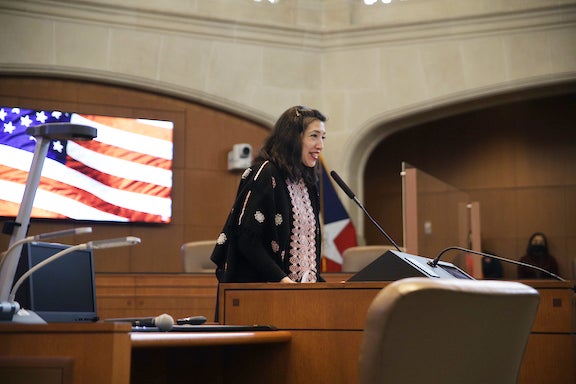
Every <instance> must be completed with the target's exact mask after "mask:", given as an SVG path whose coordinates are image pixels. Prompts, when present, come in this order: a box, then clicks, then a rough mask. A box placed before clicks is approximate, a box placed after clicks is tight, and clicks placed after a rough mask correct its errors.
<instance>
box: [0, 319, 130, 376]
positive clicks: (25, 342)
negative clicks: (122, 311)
mask: <svg viewBox="0 0 576 384" xmlns="http://www.w3.org/2000/svg"><path fill="white" fill-rule="evenodd" d="M130 330H131V327H130V325H129V324H121V323H51V324H38V325H30V324H11V323H0V361H3V364H2V365H3V367H6V368H9V367H18V371H17V372H12V373H10V374H12V375H13V376H12V379H14V380H20V379H22V380H27V382H30V381H29V380H30V379H31V378H33V377H34V378H35V379H36V381H34V382H42V383H47V382H52V381H49V380H52V379H55V380H56V379H58V377H60V376H61V377H62V379H63V380H64V379H65V377H64V376H66V375H67V373H66V371H67V367H66V366H65V365H66V364H67V363H66V362H69V363H70V364H71V367H72V375H73V383H75V384H102V383H110V384H128V383H129V380H130V351H131V345H130V334H129V331H130ZM59 362H60V363H59ZM47 365H49V366H51V367H52V368H53V369H52V371H54V369H58V368H59V367H60V369H58V370H59V372H62V374H59V373H58V372H54V373H49V372H46V366H47ZM5 374H6V375H7V374H9V373H8V372H5ZM0 379H1V377H0ZM0 382H3V380H0ZM12 382H22V383H25V382H26V381H12ZM59 382H60V383H62V382H64V381H59Z"/></svg>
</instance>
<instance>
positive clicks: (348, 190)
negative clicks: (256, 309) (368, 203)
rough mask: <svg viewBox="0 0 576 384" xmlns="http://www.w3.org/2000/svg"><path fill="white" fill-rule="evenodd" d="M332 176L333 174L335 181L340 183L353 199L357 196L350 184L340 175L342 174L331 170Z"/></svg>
mask: <svg viewBox="0 0 576 384" xmlns="http://www.w3.org/2000/svg"><path fill="white" fill-rule="evenodd" d="M330 176H332V179H334V181H335V182H336V184H338V186H339V187H340V188H341V189H342V190H343V191H344V193H345V194H346V195H347V196H348V197H349V198H351V199H352V200H354V197H356V195H354V192H352V190H351V189H350V187H348V185H346V183H345V182H344V180H342V178H341V177H340V175H338V174H337V173H336V172H335V171H332V172H330Z"/></svg>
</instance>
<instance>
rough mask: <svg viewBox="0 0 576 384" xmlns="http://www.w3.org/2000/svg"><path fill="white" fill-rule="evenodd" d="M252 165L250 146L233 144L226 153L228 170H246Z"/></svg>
mask: <svg viewBox="0 0 576 384" xmlns="http://www.w3.org/2000/svg"><path fill="white" fill-rule="evenodd" d="M251 164H252V146H251V145H250V144H244V143H242V144H234V146H233V147H232V150H231V151H230V152H228V170H229V171H233V170H239V169H242V170H243V169H246V168H248V167H249V166H250V165H251Z"/></svg>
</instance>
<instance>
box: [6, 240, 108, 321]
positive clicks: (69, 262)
mask: <svg viewBox="0 0 576 384" xmlns="http://www.w3.org/2000/svg"><path fill="white" fill-rule="evenodd" d="M69 247H70V245H66V244H56V243H45V242H32V243H27V244H24V246H23V247H22V256H21V258H20V261H19V264H18V269H17V271H16V278H15V279H14V281H17V280H18V279H19V278H20V276H22V274H24V273H25V272H26V271H27V270H29V269H30V268H31V267H33V266H35V265H36V264H38V263H40V262H42V261H44V260H46V259H47V258H49V257H50V256H52V255H55V254H56V253H58V252H60V251H62V250H65V249H67V248H69ZM16 301H17V302H18V303H19V304H20V306H21V307H22V308H24V309H30V310H32V311H34V312H35V313H36V314H37V315H38V316H40V317H41V318H43V319H44V320H45V321H46V322H48V323H50V322H89V321H96V320H98V316H97V311H96V289H95V281H94V258H93V251H92V250H87V249H86V250H76V251H73V252H71V253H68V254H66V255H64V256H62V257H60V258H58V259H56V260H54V261H53V262H51V263H49V264H47V265H45V266H44V267H42V268H40V269H39V270H37V271H36V272H34V273H32V275H30V276H29V277H28V279H27V280H26V281H24V283H23V284H22V285H21V286H20V288H19V289H18V291H17V292H16Z"/></svg>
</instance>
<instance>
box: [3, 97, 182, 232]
mask: <svg viewBox="0 0 576 384" xmlns="http://www.w3.org/2000/svg"><path fill="white" fill-rule="evenodd" d="M63 122H64V123H65V122H69V123H72V124H80V125H86V126H91V127H94V128H96V129H97V137H96V138H95V139H94V140H90V141H71V140H53V141H51V142H50V145H49V148H48V154H47V156H46V159H45V160H44V165H43V167H42V177H41V180H40V185H39V187H38V189H37V192H36V197H35V199H34V207H33V209H32V214H31V218H38V219H67V220H75V221H76V220H77V221H91V222H123V223H169V222H170V221H171V218H172V159H173V128H174V124H173V123H172V122H170V121H161V120H149V119H133V118H124V117H112V116H100V115H85V114H84V115H83V114H78V113H72V112H62V111H53V110H32V109H23V108H18V107H13V106H0V128H1V129H0V217H16V216H17V215H18V209H19V206H20V203H21V201H22V196H23V194H24V187H25V185H26V181H27V177H28V171H29V170H30V164H31V162H32V159H33V155H34V148H35V143H36V142H35V138H34V137H32V136H30V135H27V134H26V129H27V128H29V127H32V126H36V125H40V124H46V123H63Z"/></svg>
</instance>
